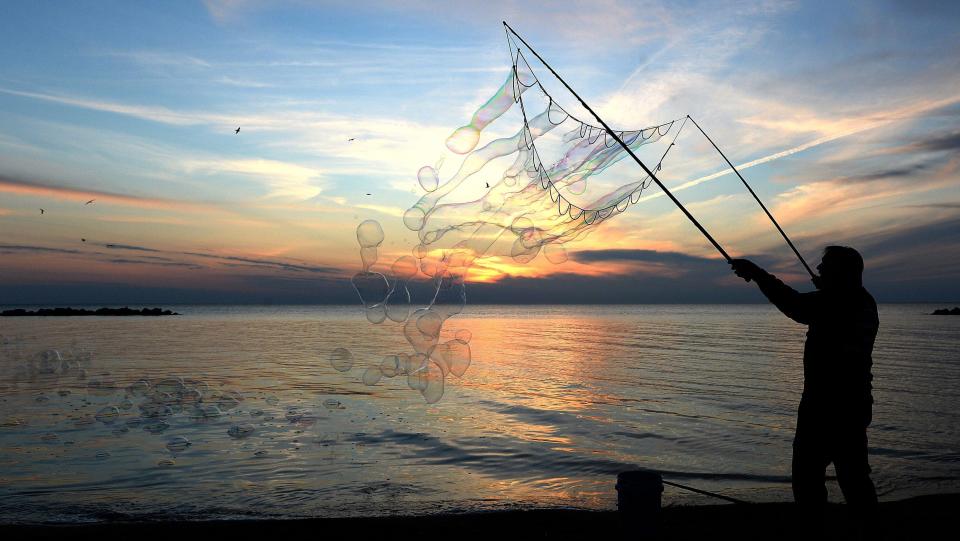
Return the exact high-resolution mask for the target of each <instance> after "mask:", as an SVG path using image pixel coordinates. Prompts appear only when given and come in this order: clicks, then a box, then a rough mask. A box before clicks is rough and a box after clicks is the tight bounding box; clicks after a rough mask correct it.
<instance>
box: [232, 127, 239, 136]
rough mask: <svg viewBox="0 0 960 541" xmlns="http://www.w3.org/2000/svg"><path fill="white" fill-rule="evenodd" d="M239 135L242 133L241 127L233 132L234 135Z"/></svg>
mask: <svg viewBox="0 0 960 541" xmlns="http://www.w3.org/2000/svg"><path fill="white" fill-rule="evenodd" d="M238 133H240V126H237V129H235V130H233V134H234V135H237V134H238Z"/></svg>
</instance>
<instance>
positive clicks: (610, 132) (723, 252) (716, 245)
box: [503, 21, 731, 262]
mask: <svg viewBox="0 0 960 541" xmlns="http://www.w3.org/2000/svg"><path fill="white" fill-rule="evenodd" d="M503 26H504V27H506V29H507V30H508V31H509V32H510V33H511V34H513V35H514V36H516V37H517V39H519V40H520V42H521V43H523V45H524V46H525V47H526V48H527V49H529V50H530V52H531V53H533V55H534V56H536V57H537V60H539V61H540V62H541V63H542V64H543V65H544V67H546V68H547V69H548V70H550V73H552V74H553V76H554V77H556V78H557V80H558V81H560V82H561V83H562V84H563V86H564V87H566V89H567V90H569V91H570V93H571V94H573V97H575V98H577V100H578V101H579V102H580V105H582V106H583V108H584V109H586V110H587V111H588V112H589V113H590V114H591V115H593V118H595V119H597V122H599V123H600V125H601V126H603V129H604V130H606V132H607V135H609V136H610V137H612V138H613V140H614V141H616V142H617V143H618V144H619V145H620V146H621V147H623V150H626V151H627V154H629V155H630V157H631V158H633V161H635V162H637V165H639V166H640V167H641V168H643V171H644V172H645V173H646V174H647V175H650V178H651V179H653V181H654V182H656V183H657V186H659V187H660V189H661V190H663V193H665V194H666V195H667V197H669V198H670V200H671V201H673V203H674V204H675V205H676V206H677V208H679V209H680V211H681V212H683V214H684V215H685V216H686V217H687V218H688V219H689V220H690V221H691V222H693V225H695V226H697V229H699V230H700V232H701V233H703V236H704V237H706V238H707V240H709V241H710V244H713V247H714V248H716V249H717V251H718V252H720V255H722V256H723V258H724V259H726V260H727V262H730V261H731V259H730V256H729V255H727V252H726V250H724V249H723V247H722V246H720V244H719V243H718V242H717V241H716V240H714V238H713V237H712V236H711V235H710V233H708V232H707V230H706V229H704V228H703V226H702V225H700V222H698V221H697V219H696V218H694V217H693V214H690V211H688V210H687V209H686V207H684V206H683V203H681V202H680V201H679V200H678V199H677V198H676V197H674V195H673V194H672V193H671V192H670V190H668V189H667V187H666V186H664V185H663V183H662V182H660V179H658V178H657V176H656V175H654V174H653V171H651V170H650V168H648V167H647V166H646V164H644V163H643V162H642V161H640V158H638V157H637V155H636V154H634V153H633V151H632V150H630V147H628V146H627V145H626V143H624V142H623V140H622V139H620V136H619V135H617V134H616V133H615V132H614V131H613V130H612V129H611V128H610V126H608V125H607V123H606V122H604V121H603V119H602V118H600V116H599V115H597V113H595V112H594V111H593V109H591V108H590V106H589V105H587V102H585V101H583V98H581V97H580V95H579V94H577V93H576V92H575V91H574V90H573V89H572V88H570V85H568V84H567V82H566V81H564V80H563V78H562V77H560V75H559V74H557V72H556V71H554V70H553V68H551V67H550V64H547V61H546V60H544V59H543V57H542V56H540V55H539V54H538V53H537V51H535V50H534V49H533V47H531V46H530V44H529V43H527V41H526V40H525V39H523V38H522V37H520V34H517V32H516V31H515V30H514V29H513V28H510V25H509V24H507V21H503Z"/></svg>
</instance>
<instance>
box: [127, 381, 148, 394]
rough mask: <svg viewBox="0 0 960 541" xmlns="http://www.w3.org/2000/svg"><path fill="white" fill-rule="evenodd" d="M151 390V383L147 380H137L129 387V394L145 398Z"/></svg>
mask: <svg viewBox="0 0 960 541" xmlns="http://www.w3.org/2000/svg"><path fill="white" fill-rule="evenodd" d="M149 390H150V383H148V382H147V380H145V379H141V380H137V381H135V382H134V383H131V384H130V386H128V387H127V392H128V393H129V394H131V395H133V396H143V395H145V394H147V392H148V391H149Z"/></svg>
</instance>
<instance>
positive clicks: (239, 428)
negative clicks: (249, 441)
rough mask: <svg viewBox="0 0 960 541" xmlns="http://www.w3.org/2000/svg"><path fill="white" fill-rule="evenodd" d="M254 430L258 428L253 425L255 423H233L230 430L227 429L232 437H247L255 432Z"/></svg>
mask: <svg viewBox="0 0 960 541" xmlns="http://www.w3.org/2000/svg"><path fill="white" fill-rule="evenodd" d="M254 430H256V429H255V428H254V427H253V425H233V426H231V427H230V429H229V430H227V434H228V435H229V436H230V437H231V438H236V439H240V438H246V437H247V436H249V435H251V434H253V432H254Z"/></svg>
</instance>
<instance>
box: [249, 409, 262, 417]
mask: <svg viewBox="0 0 960 541" xmlns="http://www.w3.org/2000/svg"><path fill="white" fill-rule="evenodd" d="M261 415H263V410H252V411H251V412H250V416H251V417H260V416H261Z"/></svg>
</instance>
